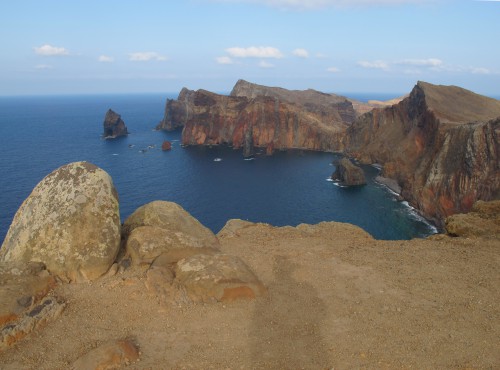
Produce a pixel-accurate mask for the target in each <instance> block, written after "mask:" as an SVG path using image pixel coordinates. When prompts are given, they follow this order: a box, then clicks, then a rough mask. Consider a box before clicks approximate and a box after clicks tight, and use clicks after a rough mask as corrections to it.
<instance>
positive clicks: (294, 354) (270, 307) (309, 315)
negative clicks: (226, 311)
mask: <svg viewBox="0 0 500 370" xmlns="http://www.w3.org/2000/svg"><path fill="white" fill-rule="evenodd" d="M296 270H297V265H296V264H294V263H293V262H291V261H290V260H288V259H287V258H286V257H283V256H277V257H275V259H274V263H273V273H274V281H273V283H272V284H270V285H269V286H268V289H269V290H268V291H269V293H268V295H267V297H264V298H260V299H259V300H258V301H257V302H256V308H255V312H254V316H253V321H252V325H251V327H250V343H251V361H252V368H274V369H291V368H293V369H303V368H304V369H308V368H314V369H317V368H327V367H328V365H329V356H328V353H327V347H326V343H325V342H324V340H323V338H322V335H321V327H322V324H323V322H324V319H325V317H326V305H325V303H324V302H323V301H322V300H321V299H320V298H319V297H318V294H317V291H316V289H315V288H314V287H313V286H312V285H311V284H309V283H307V282H302V281H297V280H296V279H295V278H294V276H293V275H294V271H296Z"/></svg>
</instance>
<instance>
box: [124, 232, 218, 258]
mask: <svg viewBox="0 0 500 370" xmlns="http://www.w3.org/2000/svg"><path fill="white" fill-rule="evenodd" d="M210 242H211V240H210ZM205 244H206V242H205V240H204V239H203V238H197V237H196V236H192V235H189V234H185V233H182V232H179V231H174V230H167V229H163V228H160V227H157V226H139V227H137V228H135V229H133V230H132V232H131V233H130V235H129V237H128V238H127V241H126V244H125V250H126V254H127V255H128V256H129V257H130V259H131V262H132V264H133V265H138V264H151V263H152V262H153V261H154V260H155V259H156V258H157V257H158V256H160V255H162V258H163V259H164V260H168V263H176V262H177V261H179V260H181V259H183V258H186V257H189V256H192V255H195V254H199V253H204V254H212V253H216V252H218V249H217V248H215V247H214V245H213V243H209V244H210V245H212V246H211V247H207V246H206V245H205Z"/></svg>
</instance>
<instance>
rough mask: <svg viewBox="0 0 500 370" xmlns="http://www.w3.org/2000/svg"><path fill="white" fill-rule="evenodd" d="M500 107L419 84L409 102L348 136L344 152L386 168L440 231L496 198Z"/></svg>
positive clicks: (363, 121) (373, 116)
mask: <svg viewBox="0 0 500 370" xmlns="http://www.w3.org/2000/svg"><path fill="white" fill-rule="evenodd" d="M496 117H500V101H498V100H495V99H491V98H487V97H484V96H480V95H477V94H474V93H472V92H470V91H467V90H464V89H461V88H458V87H454V86H435V85H431V84H428V83H424V82H419V83H418V84H417V85H416V86H415V88H414V89H413V91H412V92H411V94H410V96H409V97H408V98H406V99H404V100H403V101H401V102H400V103H399V104H396V105H393V106H392V107H389V108H384V109H374V110H373V111H371V112H369V113H367V114H365V115H363V116H361V117H360V118H359V119H358V120H357V121H356V122H355V123H354V124H353V125H351V126H350V127H349V129H348V130H347V134H346V138H345V142H344V143H345V146H346V148H347V152H348V153H349V154H350V155H352V156H354V157H357V158H358V159H360V160H361V161H362V162H364V163H380V164H383V174H384V176H386V177H390V178H393V179H396V180H397V181H398V183H399V184H400V185H401V187H402V189H403V190H402V195H403V197H404V198H405V199H408V200H409V201H410V202H411V203H412V204H413V205H415V206H416V207H417V208H418V209H420V210H421V211H422V212H423V213H424V215H426V216H427V217H430V218H433V219H434V220H436V221H437V222H438V223H439V224H442V221H443V220H444V218H445V217H446V216H449V215H451V214H454V213H458V212H467V211H469V210H470V208H471V207H472V205H473V203H474V202H475V201H476V200H479V199H481V200H491V199H494V198H498V197H499V196H500V194H499V187H500V165H499V160H500V147H499V141H498V138H499V132H500V118H497V119H495V118H496Z"/></svg>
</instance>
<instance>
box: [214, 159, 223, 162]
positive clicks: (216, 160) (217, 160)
mask: <svg viewBox="0 0 500 370" xmlns="http://www.w3.org/2000/svg"><path fill="white" fill-rule="evenodd" d="M220 161H222V158H215V159H214V162H220Z"/></svg>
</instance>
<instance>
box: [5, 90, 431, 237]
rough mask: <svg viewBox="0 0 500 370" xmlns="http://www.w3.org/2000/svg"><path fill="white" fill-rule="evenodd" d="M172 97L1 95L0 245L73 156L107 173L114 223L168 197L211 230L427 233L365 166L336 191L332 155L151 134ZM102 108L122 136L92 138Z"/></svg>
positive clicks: (384, 234)
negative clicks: (318, 227)
mask: <svg viewBox="0 0 500 370" xmlns="http://www.w3.org/2000/svg"><path fill="white" fill-rule="evenodd" d="M175 96H176V94H170V95H168V94H143V95H100V96H37V97H0V139H1V146H0V150H1V156H0V174H1V183H0V184H1V188H0V241H1V240H3V239H4V237H5V234H6V233H7V230H8V227H9V225H10V223H11V221H12V218H13V217H14V214H15V212H16V210H17V209H18V207H19V206H20V205H21V203H22V202H23V200H24V199H25V198H26V197H27V196H28V195H29V194H30V192H31V190H32V189H33V187H34V186H35V185H36V184H37V183H38V182H39V181H40V180H41V179H42V178H43V177H44V176H46V175H47V174H49V173H50V172H51V171H53V170H54V169H56V168H58V167H60V166H62V165H64V164H66V163H69V162H73V161H82V160H85V161H89V162H92V163H94V164H96V165H97V166H99V167H101V168H103V169H104V170H106V171H107V172H108V173H109V174H110V175H111V176H112V177H113V181H114V183H115V186H116V188H117V190H118V193H119V196H120V212H121V217H122V222H123V221H124V220H125V218H126V217H127V216H128V215H130V214H131V213H132V212H133V211H134V210H135V209H136V208H138V207H139V206H141V205H143V204H145V203H148V202H150V201H153V200H169V201H174V202H177V203H179V204H180V205H181V206H183V207H184V208H185V209H186V210H187V211H188V212H190V213H191V214H192V215H193V216H194V217H196V218H198V219H199V220H200V221H201V222H202V223H203V224H204V225H206V226H207V227H209V228H210V229H212V230H213V231H214V232H217V231H219V230H220V229H221V228H222V227H223V226H224V224H225V223H226V221H227V220H229V219H231V218H240V219H244V220H249V221H254V222H257V221H258V222H266V223H270V224H273V225H277V226H282V225H298V224H300V223H317V222H320V221H340V222H349V223H353V224H356V225H358V226H360V227H362V228H363V229H365V230H366V231H368V232H369V233H370V234H372V235H373V236H374V237H376V238H378V239H409V238H413V237H423V236H427V235H429V234H430V233H433V232H435V229H434V227H432V226H431V225H429V224H428V223H426V222H425V220H423V219H422V218H421V217H420V216H418V215H417V213H416V212H414V211H413V210H412V209H411V208H409V207H408V206H407V204H406V203H405V202H397V201H395V199H394V196H393V195H392V194H391V193H390V192H389V191H388V190H387V189H385V188H384V187H383V186H381V185H378V184H376V183H374V181H373V178H374V177H375V176H376V174H377V169H375V168H373V167H370V166H367V167H364V170H365V171H366V175H367V178H368V181H369V184H368V185H367V186H363V187H358V188H340V187H338V186H335V185H334V184H333V183H332V182H329V181H327V178H329V176H330V175H331V174H332V172H333V171H334V167H333V166H332V165H331V163H332V161H333V160H334V159H335V155H334V154H331V153H315V152H303V151H288V152H277V153H276V154H275V155H273V156H271V157H267V156H265V155H257V156H256V157H255V159H254V160H252V161H246V160H243V157H242V154H241V152H240V151H235V150H232V149H230V148H222V147H221V148H206V147H188V148H182V147H181V146H180V142H179V141H180V136H181V133H180V132H172V133H166V132H161V131H154V130H153V128H154V127H155V126H156V124H157V123H158V122H159V121H160V120H161V119H162V117H163V110H164V106H165V100H166V98H167V97H175ZM353 97H354V98H356V97H355V96H353ZM357 98H360V97H357ZM370 98H375V99H376V98H377V97H376V96H375V97H370ZM109 108H111V109H113V110H115V111H116V112H118V113H119V114H121V116H122V118H123V120H124V121H125V123H126V125H127V127H128V130H129V132H130V135H129V136H128V137H125V138H120V139H115V140H103V139H102V138H101V134H102V131H103V126H102V124H103V120H104V115H105V113H106V111H107V110H108V109H109ZM164 140H170V141H172V142H173V148H172V150H171V151H169V152H162V151H161V149H160V147H161V144H162V142H163V141H164ZM215 158H221V159H222V160H221V161H214V159H215Z"/></svg>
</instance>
